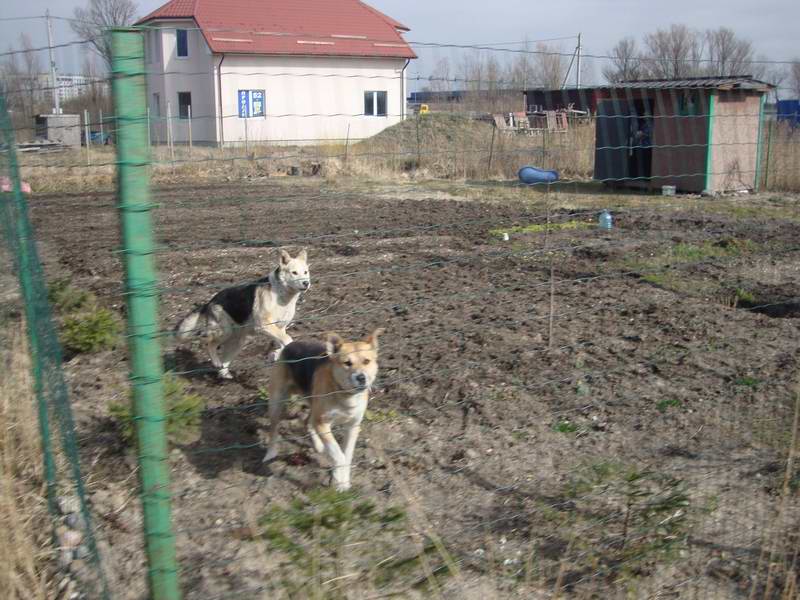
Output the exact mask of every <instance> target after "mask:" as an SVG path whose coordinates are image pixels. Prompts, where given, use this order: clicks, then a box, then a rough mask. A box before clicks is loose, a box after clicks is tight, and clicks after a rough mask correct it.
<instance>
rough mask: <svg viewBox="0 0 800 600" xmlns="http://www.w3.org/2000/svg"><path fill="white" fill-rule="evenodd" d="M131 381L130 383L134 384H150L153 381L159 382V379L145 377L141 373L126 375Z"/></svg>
mask: <svg viewBox="0 0 800 600" xmlns="http://www.w3.org/2000/svg"><path fill="white" fill-rule="evenodd" d="M128 379H129V380H130V382H131V385H135V386H139V387H141V386H145V385H152V384H154V383H159V382H160V381H161V379H159V378H157V377H145V376H142V375H131V376H129V377H128Z"/></svg>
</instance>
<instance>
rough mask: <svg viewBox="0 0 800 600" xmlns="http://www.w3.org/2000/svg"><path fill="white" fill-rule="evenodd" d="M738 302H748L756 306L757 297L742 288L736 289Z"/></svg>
mask: <svg viewBox="0 0 800 600" xmlns="http://www.w3.org/2000/svg"><path fill="white" fill-rule="evenodd" d="M735 295H736V300H737V301H739V302H746V303H748V304H755V302H756V297H755V296H754V295H753V293H752V292H748V291H747V290H745V289H742V288H736V292H735Z"/></svg>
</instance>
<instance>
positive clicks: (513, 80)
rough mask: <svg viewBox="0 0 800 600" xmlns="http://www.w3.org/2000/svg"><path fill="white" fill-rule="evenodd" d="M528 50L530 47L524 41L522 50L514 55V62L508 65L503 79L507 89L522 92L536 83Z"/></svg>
mask: <svg viewBox="0 0 800 600" xmlns="http://www.w3.org/2000/svg"><path fill="white" fill-rule="evenodd" d="M530 50H531V49H530V45H529V44H528V42H527V40H526V41H525V44H524V46H523V47H522V50H521V51H520V52H518V53H516V54H514V60H513V61H512V62H511V63H510V64H509V65H508V68H507V75H506V77H505V79H506V80H507V81H508V85H509V87H511V88H515V89H518V90H519V89H522V90H524V89H526V88H529V87H531V86H532V85H534V84H535V83H536V81H535V80H536V74H535V73H534V68H533V66H534V60H533V58H532V56H533V55H532V54H530Z"/></svg>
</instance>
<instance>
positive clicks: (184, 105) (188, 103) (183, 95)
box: [178, 92, 192, 119]
mask: <svg viewBox="0 0 800 600" xmlns="http://www.w3.org/2000/svg"><path fill="white" fill-rule="evenodd" d="M191 110H192V93H191V92H178V116H179V117H180V118H181V119H188V118H189V113H190V112H191Z"/></svg>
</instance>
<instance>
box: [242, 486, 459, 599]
mask: <svg viewBox="0 0 800 600" xmlns="http://www.w3.org/2000/svg"><path fill="white" fill-rule="evenodd" d="M406 521H407V516H406V513H405V511H403V510H402V509H401V508H398V507H387V508H385V509H381V508H379V507H378V506H376V505H375V503H374V502H373V501H371V500H368V499H364V498H362V497H360V494H359V493H358V492H356V491H354V490H349V491H346V492H338V491H336V490H334V489H332V488H322V489H317V490H312V491H310V492H309V493H308V495H307V496H306V497H302V498H297V499H295V500H293V501H292V502H291V503H290V504H288V505H287V506H280V505H273V506H272V507H271V508H269V509H268V510H267V512H266V514H264V516H263V517H262V518H261V519H260V521H259V531H258V533H257V537H259V538H261V539H264V540H266V542H267V543H268V544H269V545H270V548H271V549H272V550H273V551H275V552H276V553H277V556H281V558H282V560H281V562H280V564H279V568H278V574H279V578H280V585H281V587H282V589H284V590H288V591H290V592H292V596H293V597H298V598H308V597H319V598H327V599H331V600H333V599H336V600H338V599H339V598H342V599H344V598H347V597H349V596H347V595H346V594H345V593H344V592H343V591H342V588H341V587H340V586H339V585H336V584H335V583H334V582H336V581H337V580H338V579H339V577H338V575H339V574H340V573H341V572H347V573H352V574H353V577H358V581H360V582H361V585H362V586H363V587H364V589H370V588H371V587H372V586H374V587H375V588H379V589H381V590H385V589H386V588H387V587H396V588H397V589H406V590H407V589H408V588H409V587H411V586H420V585H421V586H425V585H427V584H429V583H431V581H434V580H436V579H438V578H440V577H446V576H448V575H449V574H450V571H449V568H448V566H447V564H446V561H444V562H442V559H443V556H442V552H445V553H446V550H443V549H437V548H436V547H435V545H434V544H433V543H432V542H431V541H430V540H424V541H423V543H422V547H421V548H415V547H414V544H408V545H406V546H405V547H403V548H398V546H397V536H398V534H399V533H400V532H401V531H403V530H404V528H405V527H407V523H406ZM437 552H438V554H437ZM383 557H388V558H384V559H383V560H381V558H383ZM425 563H428V565H429V567H428V568H429V569H430V571H429V576H426V574H425V570H426V569H425V568H424V567H423V565H424V564H425ZM332 584H333V585H332Z"/></svg>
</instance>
